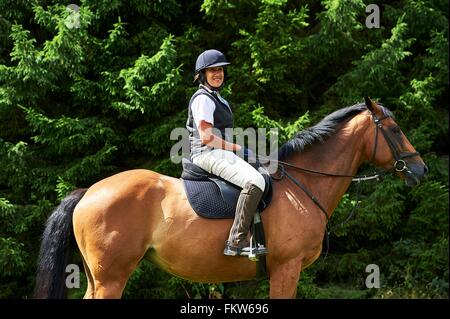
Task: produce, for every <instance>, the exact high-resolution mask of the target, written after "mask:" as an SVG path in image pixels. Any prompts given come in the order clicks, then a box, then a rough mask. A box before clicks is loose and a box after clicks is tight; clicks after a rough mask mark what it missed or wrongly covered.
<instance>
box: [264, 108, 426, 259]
mask: <svg viewBox="0 0 450 319" xmlns="http://www.w3.org/2000/svg"><path fill="white" fill-rule="evenodd" d="M382 110H383V117H381V118H378V117H377V115H376V114H375V113H374V112H373V111H371V110H369V111H370V113H371V116H372V120H373V122H374V124H375V140H374V143H373V147H372V156H371V162H373V161H374V160H375V155H376V152H377V148H378V131H381V133H382V134H383V136H384V138H385V141H386V143H387V144H388V146H389V148H390V150H391V152H392V155H393V157H394V164H393V167H392V168H391V169H385V170H382V171H379V172H375V173H374V174H372V175H345V174H333V173H324V172H320V171H316V170H312V169H306V168H303V167H299V166H296V165H292V164H289V163H286V162H283V161H280V160H276V162H277V163H278V167H279V172H280V173H279V176H272V178H273V179H275V180H280V179H282V178H283V177H285V176H286V177H287V178H288V179H289V180H291V181H292V182H293V183H294V184H295V185H297V186H298V187H299V188H301V189H302V190H303V192H304V193H305V194H306V195H308V196H309V198H310V199H311V200H312V201H313V202H314V204H316V206H317V207H319V209H320V210H321V211H322V212H323V213H324V215H325V217H326V225H325V227H326V235H327V237H326V242H327V252H326V255H327V254H328V247H329V234H330V232H331V231H330V230H329V229H328V221H329V216H328V213H327V211H326V209H325V208H324V207H323V205H322V204H321V203H320V202H319V200H318V199H317V198H316V197H315V196H314V195H313V194H312V193H311V192H310V191H309V190H308V189H307V188H306V186H305V185H304V184H302V183H301V182H300V181H299V180H297V179H296V178H295V177H293V176H292V175H291V174H289V173H288V172H287V171H286V168H285V166H286V167H289V168H293V169H296V170H300V171H303V172H307V173H312V174H318V175H322V176H330V177H351V178H352V181H356V182H358V183H359V182H362V181H367V180H372V179H376V180H377V181H378V180H380V177H382V176H384V175H386V174H388V173H394V172H406V173H408V174H411V175H412V176H414V175H413V173H412V172H411V171H410V169H409V168H408V166H407V164H406V162H405V160H404V159H405V158H410V157H414V156H419V155H420V153H419V152H401V151H399V150H398V148H397V146H396V144H395V143H394V141H393V140H392V138H391V137H390V136H389V134H388V133H387V132H386V130H385V128H384V127H383V124H382V121H383V120H385V119H388V118H391V116H390V115H389V114H387V113H386V112H385V110H384V109H383V108H382ZM360 193H361V189H359V191H358V192H357V196H358V197H359V195H360ZM358 203H359V198H357V199H356V204H355V206H354V207H353V209H352V211H351V213H350V215H349V217H348V218H347V219H346V220H345V221H344V222H342V223H340V224H338V225H337V226H335V227H334V228H337V227H338V226H342V225H343V224H344V223H346V222H347V221H349V220H350V218H351V217H352V216H353V214H354V212H355V210H356V207H357V205H358ZM334 228H333V229H334ZM326 255H325V257H326Z"/></svg>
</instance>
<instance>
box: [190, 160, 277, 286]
mask: <svg viewBox="0 0 450 319" xmlns="http://www.w3.org/2000/svg"><path fill="white" fill-rule="evenodd" d="M181 164H182V166H183V171H182V173H181V180H182V181H183V185H184V189H185V191H186V196H187V198H188V200H189V203H190V204H191V207H192V209H193V210H194V211H195V212H196V213H197V214H198V215H200V216H202V217H205V218H234V215H235V211H236V205H237V201H238V198H239V195H240V194H241V190H242V188H241V187H238V186H236V185H234V184H231V183H230V182H228V181H226V180H224V179H223V178H220V177H218V176H216V175H212V174H210V173H208V172H207V171H205V170H203V169H202V168H200V167H198V166H197V165H195V164H194V163H192V162H191V161H190V160H189V159H187V158H183V159H182V160H181ZM250 165H252V166H253V167H254V168H255V169H257V170H258V171H259V172H260V173H261V174H262V176H263V177H264V181H265V188H264V193H263V196H262V198H261V200H260V202H259V204H258V207H257V212H256V213H255V218H254V219H253V223H252V227H251V230H250V231H251V233H252V240H251V242H252V243H254V247H256V245H264V246H265V244H266V239H265V235H264V227H263V224H262V220H261V218H260V215H259V213H260V212H262V211H263V210H264V209H265V208H266V207H267V206H269V204H270V201H271V200H272V192H273V191H272V190H273V188H272V177H271V176H270V174H269V173H268V172H267V170H265V169H264V167H262V166H261V164H260V163H259V162H257V163H254V164H250ZM249 259H250V260H254V261H256V262H257V263H256V279H266V278H267V270H266V257H265V256H262V257H258V256H254V255H250V256H249Z"/></svg>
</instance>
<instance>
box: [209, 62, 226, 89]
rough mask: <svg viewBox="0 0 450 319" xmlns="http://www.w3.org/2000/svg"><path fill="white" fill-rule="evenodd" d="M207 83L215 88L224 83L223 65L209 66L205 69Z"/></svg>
mask: <svg viewBox="0 0 450 319" xmlns="http://www.w3.org/2000/svg"><path fill="white" fill-rule="evenodd" d="M205 76H206V83H208V84H209V85H210V86H212V87H213V88H219V87H220V86H221V85H222V83H223V80H224V79H223V78H224V72H223V67H221V66H218V67H214V68H207V69H206V70H205Z"/></svg>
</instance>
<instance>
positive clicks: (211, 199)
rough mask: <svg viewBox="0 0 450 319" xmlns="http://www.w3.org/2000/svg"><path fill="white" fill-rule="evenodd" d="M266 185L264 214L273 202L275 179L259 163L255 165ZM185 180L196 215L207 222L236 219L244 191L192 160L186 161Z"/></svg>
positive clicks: (187, 192) (183, 177)
mask: <svg viewBox="0 0 450 319" xmlns="http://www.w3.org/2000/svg"><path fill="white" fill-rule="evenodd" d="M251 165H252V166H253V167H255V169H257V170H258V171H259V172H260V173H261V174H262V176H263V177H264V180H265V182H266V186H265V189H264V194H263V196H262V198H261V201H260V202H259V204H258V212H262V211H263V210H264V209H265V208H266V207H267V206H268V205H269V203H270V201H271V199H272V178H271V176H270V175H269V173H268V172H267V171H266V170H265V169H264V167H262V166H261V164H259V162H257V163H254V164H251ZM182 166H183V172H182V173H181V179H182V180H183V184H184V188H185V190H186V195H187V198H188V200H189V203H190V204H191V206H192V208H193V209H194V211H195V212H196V213H197V214H198V215H200V216H202V217H205V218H234V214H235V210H236V204H237V201H238V198H239V195H240V193H241V190H242V188H241V187H239V186H236V185H234V184H231V183H230V182H228V181H226V180H224V179H223V178H220V177H218V176H216V175H212V174H210V173H208V172H207V171H205V170H203V169H202V168H200V167H199V166H197V165H195V164H194V163H192V162H191V161H190V160H189V159H187V158H183V159H182Z"/></svg>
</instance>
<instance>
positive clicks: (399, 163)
mask: <svg viewBox="0 0 450 319" xmlns="http://www.w3.org/2000/svg"><path fill="white" fill-rule="evenodd" d="M371 114H372V120H373V122H374V123H375V142H374V144H373V150H372V159H371V162H372V163H373V161H374V160H375V155H376V152H377V146H378V131H381V133H382V134H383V136H384V139H385V140H386V143H387V144H388V145H389V148H390V150H391V152H392V155H393V157H394V160H395V162H394V164H393V168H394V169H395V171H396V172H403V171H405V170H406V172H409V173H411V171H410V170H409V168H408V166H407V165H406V162H405V161H404V159H405V158H409V157H414V156H419V155H420V153H419V152H400V151H399V150H398V148H397V146H396V145H395V143H394V141H393V140H392V138H391V137H390V136H389V134H388V133H387V132H386V130H385V129H384V128H383V124H382V123H381V121H383V120H385V119H387V118H390V117H391V116H390V115H388V114H386V112H385V111H384V110H383V117H382V118H378V117H377V116H376V115H375V113H373V112H371Z"/></svg>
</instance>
